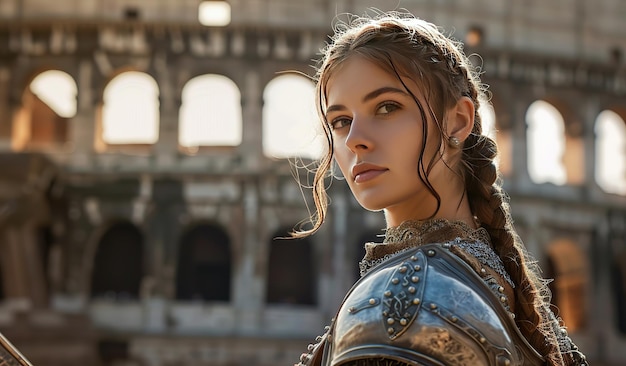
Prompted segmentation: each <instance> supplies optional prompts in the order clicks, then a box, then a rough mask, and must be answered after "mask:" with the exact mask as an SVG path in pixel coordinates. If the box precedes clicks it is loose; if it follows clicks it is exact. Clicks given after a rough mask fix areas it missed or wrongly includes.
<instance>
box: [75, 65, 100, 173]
mask: <svg viewBox="0 0 626 366" xmlns="http://www.w3.org/2000/svg"><path fill="white" fill-rule="evenodd" d="M92 74H93V64H92V63H91V61H90V60H88V59H84V60H81V61H80V64H79V66H78V95H77V96H76V98H77V108H76V115H75V116H74V118H72V119H71V120H70V125H69V129H70V131H69V137H70V141H71V144H72V146H73V152H72V157H71V164H73V165H75V166H80V167H87V166H89V165H90V162H91V158H92V156H93V153H94V143H95V137H96V117H97V112H98V111H97V109H96V106H97V101H96V100H95V98H94V95H93V85H92Z"/></svg>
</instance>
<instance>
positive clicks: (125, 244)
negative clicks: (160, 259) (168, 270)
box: [90, 220, 144, 300]
mask: <svg viewBox="0 0 626 366" xmlns="http://www.w3.org/2000/svg"><path fill="white" fill-rule="evenodd" d="M143 250H144V235H143V233H142V232H141V230H140V229H139V228H138V227H137V226H135V225H134V224H133V223H131V222H130V221H126V220H118V221H115V222H113V223H111V224H110V226H109V227H108V228H107V229H106V230H104V232H103V233H102V235H101V236H100V238H99V240H98V244H97V248H96V252H95V255H94V257H93V269H92V271H91V288H90V290H91V291H90V292H91V297H92V298H106V299H112V300H137V299H139V290H140V285H141V280H142V278H143Z"/></svg>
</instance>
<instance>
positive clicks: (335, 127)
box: [330, 117, 352, 130]
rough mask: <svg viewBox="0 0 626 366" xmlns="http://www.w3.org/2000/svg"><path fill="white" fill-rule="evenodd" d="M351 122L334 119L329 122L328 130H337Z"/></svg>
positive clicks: (344, 119)
mask: <svg viewBox="0 0 626 366" xmlns="http://www.w3.org/2000/svg"><path fill="white" fill-rule="evenodd" d="M350 123H352V121H351V120H350V119H348V118H345V117H340V118H335V119H334V120H332V121H331V122H330V128H331V129H332V130H338V129H340V128H342V127H346V126H349V125H350Z"/></svg>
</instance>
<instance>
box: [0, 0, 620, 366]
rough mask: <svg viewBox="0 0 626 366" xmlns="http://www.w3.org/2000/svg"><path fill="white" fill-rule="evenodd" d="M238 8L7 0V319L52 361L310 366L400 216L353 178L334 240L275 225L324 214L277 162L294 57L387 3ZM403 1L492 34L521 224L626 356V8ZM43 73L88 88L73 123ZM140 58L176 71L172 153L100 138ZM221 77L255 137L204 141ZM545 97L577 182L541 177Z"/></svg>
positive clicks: (164, 114) (595, 341) (2, 132)
mask: <svg viewBox="0 0 626 366" xmlns="http://www.w3.org/2000/svg"><path fill="white" fill-rule="evenodd" d="M228 2H229V3H230V4H231V6H232V22H231V24H230V25H229V26H227V27H224V28H215V27H213V28H211V27H209V28H207V27H203V26H200V25H199V24H198V21H197V6H198V1H196V0H194V1H191V0H185V1H168V0H150V1H147V0H143V1H131V0H117V1H105V0H83V1H70V0H59V1H55V2H50V1H43V0H38V1H36V0H21V1H20V0H0V149H1V150H0V151H1V154H0V172H1V173H0V238H1V239H0V248H2V249H1V252H2V253H3V255H2V258H0V274H1V276H0V279H1V280H2V286H0V287H1V290H2V291H1V295H2V302H1V303H0V331H2V332H3V333H4V334H5V335H7V336H8V337H9V338H10V339H11V340H12V341H13V343H14V344H16V345H18V347H19V348H20V350H21V351H22V352H23V353H24V354H25V355H26V356H27V357H28V358H30V359H31V360H32V361H33V363H34V364H35V365H38V366H51V365H61V364H62V365H117V366H121V365H127V366H131V365H132V366H135V365H142V366H168V365H215V366H218V365H219V366H222V365H255V366H269V365H279V364H291V363H294V362H296V360H297V359H298V357H299V355H300V353H301V352H303V351H304V350H305V349H306V345H307V344H308V343H309V342H310V341H311V340H312V339H313V338H314V337H315V336H316V335H318V334H320V333H321V332H322V331H323V326H324V325H325V324H326V323H328V322H329V320H330V318H331V317H332V316H333V315H334V314H333V312H334V311H335V309H336V307H337V305H338V303H339V302H340V301H341V297H342V295H343V293H345V291H346V289H347V288H348V287H349V286H350V285H351V284H352V282H354V280H355V279H356V276H357V269H356V262H357V261H358V259H359V256H360V255H361V249H360V246H362V243H363V241H364V240H370V239H371V238H372V237H373V236H374V235H375V234H378V233H380V229H381V228H382V227H383V226H384V222H383V218H382V216H380V214H375V213H369V212H365V211H363V210H362V209H361V208H360V207H359V206H358V205H357V204H356V203H355V202H354V200H353V199H352V197H351V194H350V192H349V190H348V189H347V187H346V186H345V185H344V184H343V182H341V181H339V182H334V183H333V185H332V186H331V189H330V193H331V198H332V204H331V209H330V213H329V220H328V222H327V224H326V225H325V226H324V227H323V229H322V230H321V231H320V232H319V233H317V234H316V235H314V236H313V237H311V238H309V239H307V240H301V241H295V242H288V244H289V245H286V244H285V243H284V241H281V240H274V239H273V238H275V237H277V236H280V235H283V234H284V233H285V232H286V231H288V230H290V229H291V228H293V227H294V226H296V225H297V224H298V223H299V222H300V221H301V220H303V219H306V218H307V217H308V216H309V212H308V209H307V203H308V206H312V202H311V199H310V197H309V196H310V194H309V192H307V190H306V189H305V190H304V195H305V198H306V199H307V201H308V202H305V200H304V199H303V196H302V192H301V190H300V187H299V185H298V184H297V182H296V180H295V179H294V177H293V168H292V165H291V164H290V162H289V161H288V160H277V159H270V158H267V157H265V156H264V155H263V142H262V139H261V135H262V128H263V119H262V112H263V108H264V100H263V91H264V89H265V86H266V85H267V84H268V83H269V82H270V81H271V80H272V79H274V78H275V77H276V75H277V74H278V73H280V72H281V71H284V70H297V71H300V72H302V73H304V74H308V75H311V74H312V72H313V71H312V68H311V67H310V65H311V64H312V61H311V60H312V59H315V58H316V57H317V52H318V50H319V48H320V47H321V46H322V45H323V43H324V42H325V41H326V40H327V39H328V35H329V34H330V33H331V30H332V29H331V21H332V19H333V17H334V15H335V14H340V13H343V12H352V13H356V14H361V13H363V12H364V11H365V9H366V8H367V7H370V6H373V7H377V8H379V9H383V10H387V9H389V5H388V2H386V1H380V0H379V1H362V2H361V1H350V0H337V1H327V0H315V1H306V2H304V1H303V2H296V1H291V0H236V1H235V0H231V1H228ZM394 5H395V3H394ZM400 7H404V8H407V9H408V10H411V11H413V12H414V13H415V14H417V15H418V16H420V17H422V18H425V19H427V20H431V21H433V22H435V23H437V24H440V25H441V26H443V27H444V28H445V29H448V30H452V29H454V30H455V31H454V35H455V36H456V37H457V38H459V39H461V40H463V39H464V38H465V37H466V35H467V34H469V33H470V32H478V33H477V35H478V36H479V38H480V41H479V42H478V43H477V44H469V43H468V44H467V45H466V51H468V53H471V52H477V53H479V54H480V55H481V57H482V61H479V59H478V58H473V60H476V61H477V62H482V65H483V66H482V69H483V70H484V74H483V81H484V82H485V83H486V84H488V85H489V86H490V87H489V90H490V92H491V93H492V94H493V98H492V103H493V105H494V109H495V114H496V123H497V126H498V128H499V130H500V137H499V141H500V142H501V143H502V148H503V154H504V156H508V158H507V161H505V162H503V164H508V165H507V166H503V167H502V170H503V171H504V172H506V175H505V188H506V189H507V191H508V193H509V194H510V196H511V201H512V209H513V214H514V218H515V221H516V226H517V228H518V230H519V233H520V236H521V237H522V238H523V239H524V241H525V243H526V245H527V247H528V248H529V250H530V251H531V252H533V253H534V255H535V256H536V257H537V259H538V261H539V262H540V264H541V265H542V266H543V267H544V268H546V271H547V272H548V273H547V275H548V276H551V277H555V278H556V281H555V283H554V287H553V290H554V291H555V301H556V302H557V304H558V306H559V307H560V308H561V312H562V315H563V317H564V318H565V320H566V321H567V322H568V324H572V325H571V327H572V332H571V335H572V338H573V339H574V340H575V341H576V342H577V343H578V345H579V346H580V347H581V348H582V349H583V350H584V351H585V352H586V354H587V356H588V357H589V358H590V359H591V361H592V364H594V365H621V364H624V363H626V352H625V351H624V349H626V347H625V346H626V303H625V301H626V272H625V271H624V269H623V268H626V267H625V266H626V197H624V196H622V195H615V194H607V193H605V192H604V191H602V189H600V187H599V186H598V185H597V184H596V183H595V177H594V174H595V172H594V161H595V151H596V150H595V143H596V141H595V136H594V123H595V119H596V117H597V115H598V114H599V113H600V112H601V111H603V110H607V109H609V110H612V111H614V112H616V113H617V114H619V115H620V116H621V117H622V120H626V66H625V65H626V64H625V63H624V60H623V57H622V54H623V52H624V51H625V50H626V38H624V37H623V35H624V34H626V22H624V21H623V20H624V19H626V5H625V4H622V2H621V1H620V0H602V1H594V2H587V1H583V0H558V1H557V0H553V1H550V2H542V3H540V2H532V3H528V2H527V1H520V0H515V1H504V0H502V1H485V0H456V1H418V0H413V1H409V0H406V1H402V2H400ZM45 70H60V71H63V72H65V73H67V74H68V75H69V76H71V77H72V78H73V79H74V80H75V82H76V85H77V89H78V94H77V101H76V104H77V112H76V115H75V116H74V117H71V118H68V119H63V118H61V117H58V116H56V115H54V114H53V113H51V112H50V111H49V110H48V109H46V108H47V107H46V106H45V104H43V103H42V102H41V101H39V100H38V99H37V98H36V97H33V95H32V93H31V94H29V93H27V92H26V91H27V89H28V86H29V84H30V82H31V81H32V80H33V78H34V77H35V76H36V75H38V74H39V73H41V72H42V71H45ZM126 70H134V71H140V72H143V73H146V74H148V75H150V76H151V77H152V78H154V80H155V81H156V82H157V84H158V88H159V100H158V102H159V106H160V107H159V117H160V118H159V119H160V123H159V138H158V141H157V142H156V143H155V144H153V145H141V146H132V145H107V144H103V143H102V141H101V137H100V134H101V130H100V125H99V119H100V118H101V109H102V104H103V90H104V89H105V88H106V86H107V84H108V83H109V82H110V81H111V80H112V79H113V78H114V77H115V76H116V75H118V74H120V73H121V72H123V71H126ZM209 73H210V74H219V75H224V76H226V77H228V78H229V79H230V80H232V81H233V82H234V83H235V85H237V87H238V89H239V91H240V93H241V108H242V127H243V128H242V143H241V144H240V145H238V146H232V147H223V146H215V147H211V146H206V147H202V149H201V150H200V151H198V152H197V153H196V154H186V153H184V151H182V150H181V148H180V146H179V135H178V116H179V109H180V107H181V104H182V90H183V88H184V86H185V84H186V83H187V82H188V81H189V80H190V79H192V78H193V77H195V76H198V75H203V74H209ZM539 99H542V100H546V101H549V102H551V103H552V104H553V105H555V106H557V108H558V109H559V111H560V112H561V113H562V114H563V116H564V122H565V135H566V137H565V140H566V149H567V155H566V156H565V158H564V160H565V161H564V165H565V167H566V169H567V171H568V179H567V182H568V183H567V184H565V185H562V186H557V185H553V184H549V183H545V184H537V183H535V182H533V181H532V180H531V178H530V176H529V174H528V172H527V158H526V156H527V149H528V147H527V143H526V121H525V113H526V110H527V109H528V107H529V106H530V105H531V104H532V103H533V102H534V101H536V100H539ZM25 111H26V112H28V113H30V116H31V117H30V121H31V126H34V123H36V120H37V118H41V120H46V121H53V122H50V123H52V127H51V126H47V127H46V128H44V127H39V128H38V129H37V131H36V133H35V132H33V131H35V129H34V128H33V131H31V134H30V137H27V138H24V140H23V141H22V140H20V143H17V142H16V136H21V135H20V133H19V131H16V129H17V128H18V127H17V126H19V124H17V123H16V122H15V121H16V120H17V119H18V118H22V116H23V115H24V113H26V112H25ZM36 116H42V117H36ZM58 136H64V137H58ZM624 154H626V152H624ZM305 162H307V161H305ZM301 174H302V176H301V180H302V181H303V182H306V173H301ZM277 248H278V249H277ZM281 253H283V254H281ZM285 253H287V254H285ZM620 266H621V267H620ZM208 279H213V280H212V281H209V280H208ZM202 280H206V281H202ZM620 291H621V292H620ZM285 294H291V295H292V297H290V298H285V297H284V296H285Z"/></svg>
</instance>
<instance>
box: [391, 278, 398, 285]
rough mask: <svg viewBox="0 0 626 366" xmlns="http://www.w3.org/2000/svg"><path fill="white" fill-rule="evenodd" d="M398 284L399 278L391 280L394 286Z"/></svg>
mask: <svg viewBox="0 0 626 366" xmlns="http://www.w3.org/2000/svg"><path fill="white" fill-rule="evenodd" d="M398 282H400V280H399V279H397V278H394V279H392V280H391V283H393V284H394V285H397V284H398Z"/></svg>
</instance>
